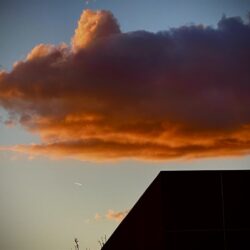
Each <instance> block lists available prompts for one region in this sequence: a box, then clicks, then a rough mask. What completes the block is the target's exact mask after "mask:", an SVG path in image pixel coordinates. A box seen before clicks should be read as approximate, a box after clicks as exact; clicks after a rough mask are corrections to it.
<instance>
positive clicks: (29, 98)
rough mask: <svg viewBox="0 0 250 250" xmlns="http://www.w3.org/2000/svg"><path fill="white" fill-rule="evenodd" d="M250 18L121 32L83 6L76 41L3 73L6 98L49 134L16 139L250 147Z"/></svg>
mask: <svg viewBox="0 0 250 250" xmlns="http://www.w3.org/2000/svg"><path fill="white" fill-rule="evenodd" d="M249 66H250V24H249V23H244V22H243V21H242V20H241V19H240V18H226V17H223V18H222V19H221V20H220V21H219V23H218V27H217V28H212V27H205V26H201V25H199V26H183V27H180V28H176V29H171V30H168V31H163V32H158V33H150V32H146V31H136V32H130V33H121V31H120V29H119V25H118V24H117V22H116V20H115V18H114V17H113V15H112V14H111V13H110V12H108V11H97V12H93V11H90V10H87V11H85V12H83V14H82V16H81V18H80V21H79V23H78V28H77V29H76V31H75V34H74V36H73V38H72V46H71V47H69V46H67V45H65V44H61V45H58V46H54V45H46V44H40V45H38V46H36V47H35V48H34V49H33V50H32V51H31V52H30V53H29V54H28V56H27V58H26V59H25V60H23V61H19V62H17V63H16V64H15V66H14V67H13V70H12V71H11V72H9V73H8V72H1V73H0V105H1V106H2V107H4V108H5V109H6V110H7V111H8V112H9V113H10V116H11V118H12V119H16V120H17V121H18V122H19V123H20V124H22V126H24V127H25V128H26V129H27V130H29V131H31V132H34V133H38V134H39V135H40V136H41V143H40V144H37V145H16V146H13V147H11V148H9V149H12V150H15V151H20V152H28V153H31V154H45V155H51V156H68V157H73V158H78V159H89V158H92V159H95V160H96V159H113V158H127V157H129V158H142V159H170V158H181V157H186V158H190V157H191V158H193V157H208V156H209V157H210V156H225V155H243V154H248V153H249V152H250V94H249V93H250V70H249Z"/></svg>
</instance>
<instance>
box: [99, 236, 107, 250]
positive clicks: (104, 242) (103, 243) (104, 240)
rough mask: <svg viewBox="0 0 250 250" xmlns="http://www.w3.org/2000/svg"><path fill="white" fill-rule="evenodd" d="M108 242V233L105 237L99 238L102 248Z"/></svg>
mask: <svg viewBox="0 0 250 250" xmlns="http://www.w3.org/2000/svg"><path fill="white" fill-rule="evenodd" d="M106 242H107V236H106V235H105V236H104V237H101V239H100V240H98V243H99V245H100V247H101V249H102V248H103V246H104V245H105V244H106Z"/></svg>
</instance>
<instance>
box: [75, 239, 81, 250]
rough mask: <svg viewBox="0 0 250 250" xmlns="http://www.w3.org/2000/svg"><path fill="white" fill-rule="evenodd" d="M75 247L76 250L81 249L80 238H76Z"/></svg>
mask: <svg viewBox="0 0 250 250" xmlns="http://www.w3.org/2000/svg"><path fill="white" fill-rule="evenodd" d="M75 249H76V250H79V249H80V247H79V240H78V239H77V238H75Z"/></svg>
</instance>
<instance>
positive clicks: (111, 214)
mask: <svg viewBox="0 0 250 250" xmlns="http://www.w3.org/2000/svg"><path fill="white" fill-rule="evenodd" d="M128 212H129V210H125V211H120V212H115V211H114V210H111V209H110V210H109V211H108V212H107V214H106V218H107V219H108V220H114V221H118V222H120V221H122V220H123V219H124V218H125V217H126V215H127V214H128Z"/></svg>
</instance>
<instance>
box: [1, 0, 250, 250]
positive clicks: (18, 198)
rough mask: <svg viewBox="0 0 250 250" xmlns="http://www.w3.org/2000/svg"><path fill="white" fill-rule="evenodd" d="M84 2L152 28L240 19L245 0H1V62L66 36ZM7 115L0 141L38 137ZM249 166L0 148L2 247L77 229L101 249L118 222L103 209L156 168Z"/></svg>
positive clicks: (136, 193) (51, 241)
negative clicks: (99, 157) (97, 157)
mask: <svg viewBox="0 0 250 250" xmlns="http://www.w3.org/2000/svg"><path fill="white" fill-rule="evenodd" d="M86 8H89V9H93V10H98V9H106V10H110V11H111V12H112V13H113V14H114V16H115V17H116V18H117V20H118V22H119V24H120V28H121V30H122V32H129V31H136V30H148V31H151V32H156V31H159V30H168V29H169V28H172V27H176V28H177V27H180V26H182V25H190V24H203V25H211V26H212V27H214V28H216V27H217V23H218V21H219V20H220V19H221V17H222V16H223V14H225V15H226V16H229V17H231V16H241V17H242V18H243V19H246V17H247V14H248V11H249V10H250V1H248V0H227V1H226V0H225V1H224V0H221V1H220V0H217V1H213V0H211V1H205V0H190V1H184V0H182V1H181V0H179V1H176V0H175V1H166V0H159V1H147V0H138V1H136V0H135V1H127V0H96V1H90V2H89V3H88V4H87V3H86V2H85V1H80V0H79V1H75V0H74V1H66V0H65V1H57V0H54V1H49V0H44V1H38V0H23V1H17V0H16V1H14V0H10V1H7V0H6V1H5V0H3V1H1V2H0V32H1V39H0V65H1V69H5V70H8V71H11V69H12V65H13V63H15V62H16V61H19V60H22V59H24V58H25V57H26V55H27V54H28V53H29V52H30V51H31V49H32V48H33V47H34V46H36V45H37V44H41V43H49V44H59V43H61V42H65V43H66V44H70V40H71V37H72V36H73V34H74V30H75V29H76V27H77V22H78V20H79V17H80V15H81V13H82V11H83V10H84V9H86ZM7 119H8V115H7V112H6V110H4V109H3V108H1V110H0V146H2V147H6V146H12V145H16V144H28V143H39V141H40V138H39V134H37V133H33V134H32V133H31V132H29V131H28V130H26V129H24V128H23V127H22V126H21V125H20V124H19V125H15V126H10V124H9V125H8V124H7V125H8V126H7V125H6V123H5V122H4V121H6V120H7ZM249 166H250V157H249V156H237V157H235V156H232V157H230V156H227V157H220V158H212V157H211V158H201V159H192V160H184V159H182V160H178V159H177V160H171V161H170V160H168V161H166V160H165V161H161V162H156V161H152V160H151V161H148V160H147V161H146V160H131V159H127V160H112V161H105V162H101V161H99V162H95V161H87V160H85V161H84V160H77V159H61V158H60V157H59V158H58V157H56V158H53V159H51V158H50V157H47V156H46V155H42V156H37V157H33V156H30V155H27V154H22V153H18V152H14V151H13V152H12V151H8V150H7V151H0V198H1V206H0V235H1V236H0V248H1V249H11V250H44V249H46V250H50V249H51V250H52V249H53V250H62V249H71V247H72V248H73V239H74V237H78V238H79V241H80V246H81V248H82V249H85V248H86V247H89V248H90V249H92V250H95V249H99V246H98V240H99V239H100V238H101V237H103V236H104V235H107V236H109V235H110V234H111V233H112V232H113V230H114V229H115V228H116V226H117V225H118V221H116V220H114V219H115V216H113V217H112V216H109V217H107V216H106V215H107V214H109V215H110V214H111V215H115V213H116V212H117V213H118V212H125V211H127V210H128V209H130V208H131V207H132V206H133V204H134V203H135V202H136V200H137V199H138V198H139V197H140V196H141V194H142V193H143V191H144V190H145V189H146V187H147V186H148V185H149V184H150V183H151V182H152V180H153V179H154V178H155V176H156V175H157V174H158V173H159V171H160V170H181V169H249V168H250V167H249ZM110 210H112V211H114V212H113V213H112V212H110ZM152 216H153V215H152ZM112 218H113V220H112Z"/></svg>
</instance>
